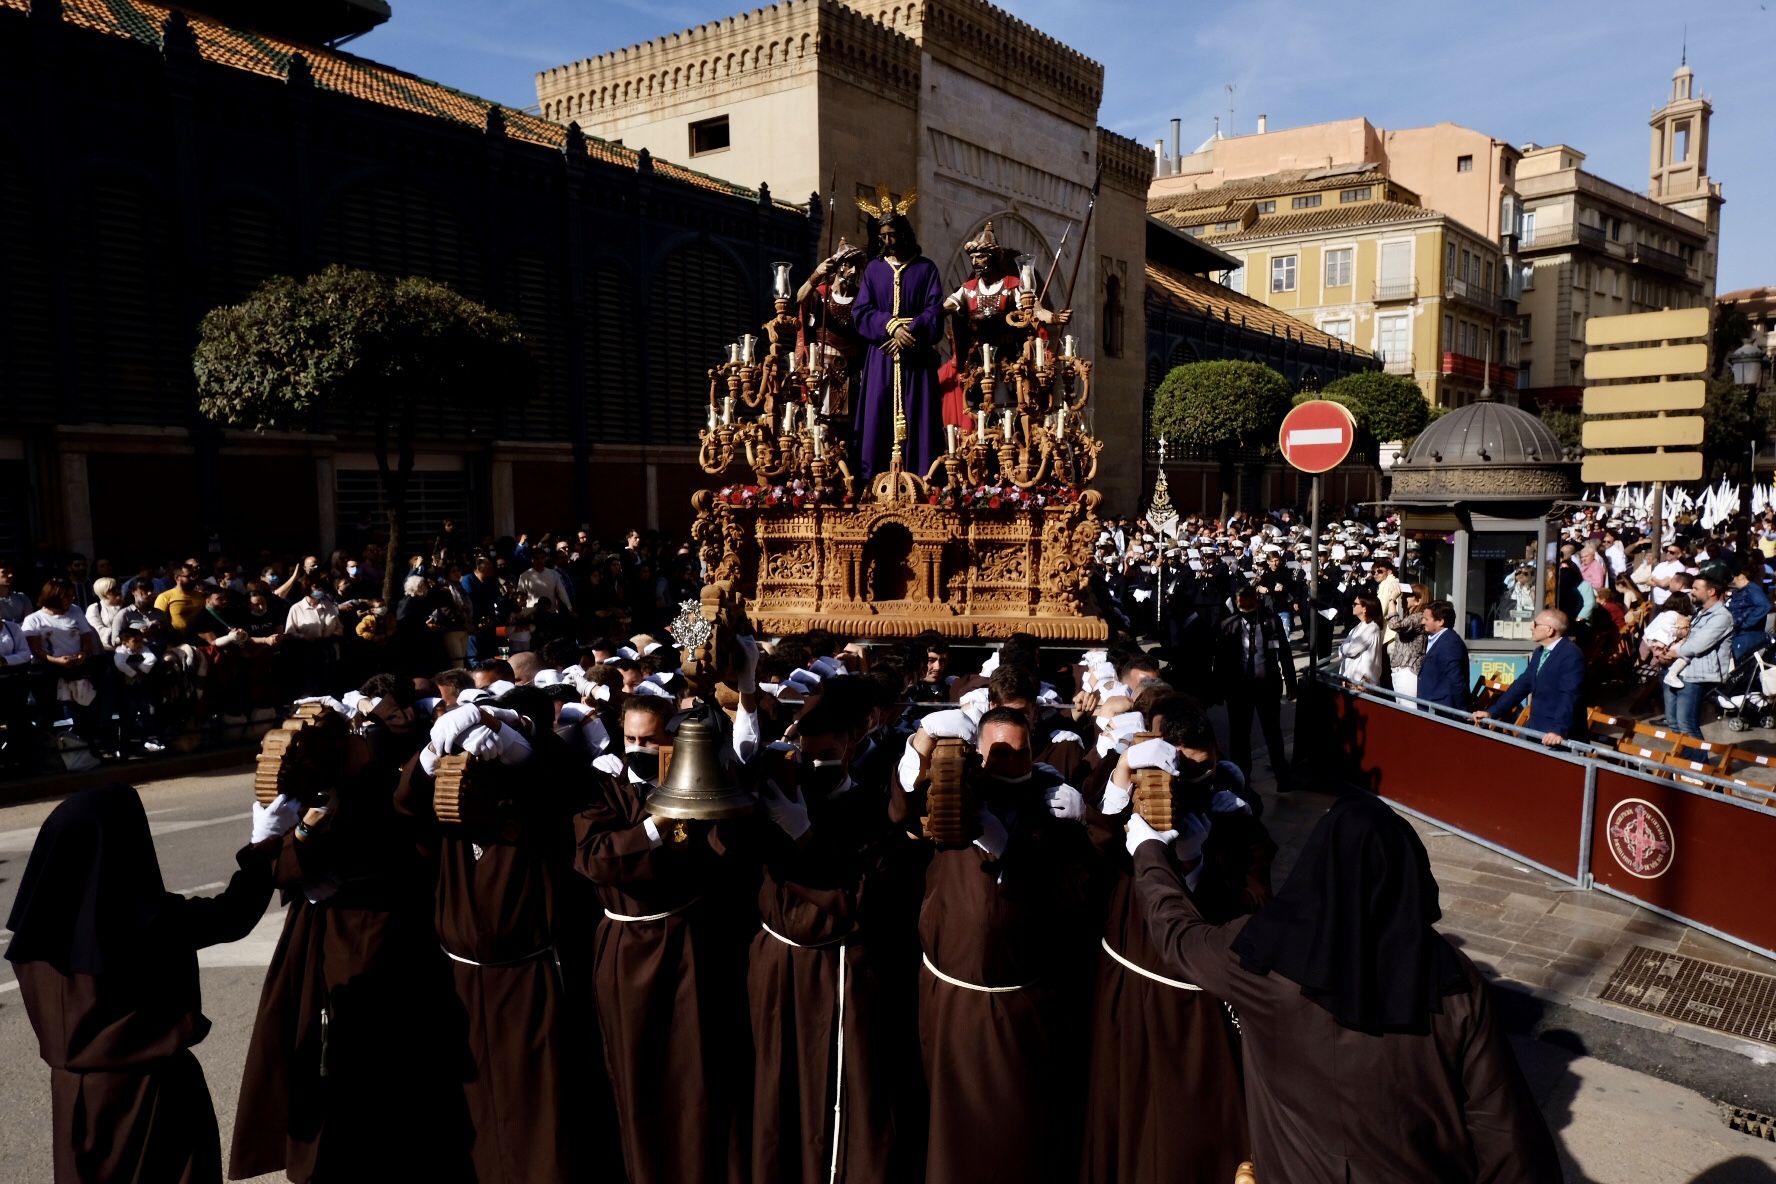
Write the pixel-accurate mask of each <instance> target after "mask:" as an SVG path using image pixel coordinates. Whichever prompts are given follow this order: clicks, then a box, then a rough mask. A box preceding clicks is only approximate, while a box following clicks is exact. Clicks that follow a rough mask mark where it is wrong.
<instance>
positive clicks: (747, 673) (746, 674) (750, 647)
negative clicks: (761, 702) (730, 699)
mask: <svg viewBox="0 0 1776 1184" xmlns="http://www.w3.org/2000/svg"><path fill="white" fill-rule="evenodd" d="M734 646H735V648H736V649H738V650H739V651H740V665H739V668H738V669H736V670H735V672H734V678H735V681H736V684H737V685H736V686H735V688H734V689H735V690H737V691H739V692H740V693H741V694H742V695H756V694H758V689H759V681H758V668H759V643H758V639H757V638H754V637H736V638H735V639H734Z"/></svg>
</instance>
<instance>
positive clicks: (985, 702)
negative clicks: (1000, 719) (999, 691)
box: [957, 687, 993, 720]
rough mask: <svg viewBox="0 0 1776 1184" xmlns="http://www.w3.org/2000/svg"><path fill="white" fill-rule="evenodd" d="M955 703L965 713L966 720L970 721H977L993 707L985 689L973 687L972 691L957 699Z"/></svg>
mask: <svg viewBox="0 0 1776 1184" xmlns="http://www.w3.org/2000/svg"><path fill="white" fill-rule="evenodd" d="M957 703H959V704H960V705H961V709H962V710H963V711H965V712H967V713H968V718H969V719H972V720H979V719H980V717H981V716H983V715H985V714H986V713H987V711H988V709H989V708H991V707H992V706H993V702H992V699H991V697H990V696H989V694H988V692H987V688H986V687H975V688H974V689H973V690H972V691H969V692H968V693H967V694H965V695H963V696H962V697H961V698H960V699H958V700H957Z"/></svg>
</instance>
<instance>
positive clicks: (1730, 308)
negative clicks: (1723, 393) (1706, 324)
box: [1708, 304, 1752, 374]
mask: <svg viewBox="0 0 1776 1184" xmlns="http://www.w3.org/2000/svg"><path fill="white" fill-rule="evenodd" d="M1751 335H1752V329H1751V318H1750V317H1748V316H1746V315H1745V310H1744V309H1743V308H1741V307H1740V306H1739V305H1737V304H1716V305H1715V306H1714V330H1713V332H1712V333H1711V334H1710V339H1711V340H1710V345H1709V350H1708V359H1709V367H1708V372H1709V373H1710V374H1725V373H1727V355H1728V354H1730V353H1732V352H1733V351H1734V350H1736V349H1738V348H1739V347H1740V346H1742V345H1744V344H1745V343H1746V342H1747V341H1749V340H1750V339H1751Z"/></svg>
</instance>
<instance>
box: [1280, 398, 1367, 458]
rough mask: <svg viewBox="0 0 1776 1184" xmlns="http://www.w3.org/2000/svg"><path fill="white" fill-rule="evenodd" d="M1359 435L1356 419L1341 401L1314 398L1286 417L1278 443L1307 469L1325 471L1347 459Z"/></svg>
mask: <svg viewBox="0 0 1776 1184" xmlns="http://www.w3.org/2000/svg"><path fill="white" fill-rule="evenodd" d="M1356 439H1357V421H1356V420H1355V419H1353V418H1352V417H1351V413H1350V411H1349V410H1348V409H1347V408H1346V407H1345V406H1344V405H1343V404H1342V403H1334V402H1332V401H1331V400H1330V399H1314V400H1312V401H1311V402H1307V403H1303V404H1301V405H1300V406H1299V407H1296V408H1295V409H1294V410H1293V411H1291V412H1289V414H1287V415H1285V416H1284V417H1283V426H1282V429H1281V430H1280V431H1279V432H1278V433H1277V447H1278V448H1279V449H1281V450H1282V453H1283V459H1284V460H1286V461H1288V462H1289V463H1290V464H1291V465H1293V466H1295V467H1296V468H1298V469H1300V470H1301V471H1302V472H1304V473H1324V472H1325V471H1326V470H1327V469H1335V468H1337V467H1338V466H1339V465H1341V464H1343V463H1344V458H1345V457H1347V456H1349V455H1350V450H1351V445H1352V444H1353V443H1355V442H1356Z"/></svg>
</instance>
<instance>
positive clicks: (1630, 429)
mask: <svg viewBox="0 0 1776 1184" xmlns="http://www.w3.org/2000/svg"><path fill="white" fill-rule="evenodd" d="M1700 443H1702V417H1701V416H1700V415H1670V416H1655V417H1653V418H1651V419H1593V420H1587V421H1586V423H1585V430H1584V444H1585V447H1586V448H1587V449H1591V448H1678V447H1681V446H1683V445H1686V444H1688V445H1692V446H1694V445H1697V444H1700Z"/></svg>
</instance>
